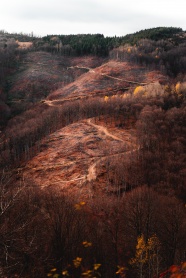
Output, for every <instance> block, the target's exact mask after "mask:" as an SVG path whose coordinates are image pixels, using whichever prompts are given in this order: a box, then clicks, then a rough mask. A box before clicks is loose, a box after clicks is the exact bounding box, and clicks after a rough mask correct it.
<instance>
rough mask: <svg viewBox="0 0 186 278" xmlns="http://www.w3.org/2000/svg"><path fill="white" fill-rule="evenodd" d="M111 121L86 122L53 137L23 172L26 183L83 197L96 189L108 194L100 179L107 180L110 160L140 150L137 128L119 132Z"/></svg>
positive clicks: (45, 142)
mask: <svg viewBox="0 0 186 278" xmlns="http://www.w3.org/2000/svg"><path fill="white" fill-rule="evenodd" d="M108 120H109V118H107V125H106V124H105V119H104V118H102V119H101V120H98V119H95V118H92V119H87V120H84V121H81V122H77V123H75V124H71V125H69V126H67V127H65V128H62V129H60V130H58V131H57V132H55V133H53V134H51V135H50V136H49V137H48V138H47V139H45V140H44V141H43V142H42V146H43V150H41V152H40V153H39V154H38V155H36V156H35V157H34V158H33V159H31V160H30V161H29V162H28V163H27V165H26V166H25V168H23V169H22V173H23V177H24V180H25V181H26V180H27V179H28V180H32V181H33V182H34V183H35V184H37V185H39V186H40V187H41V188H45V189H46V188H47V187H55V188H56V187H58V189H59V190H60V191H61V190H62V191H64V190H65V191H68V192H69V191H70V192H71V191H72V190H73V193H76V194H81V195H84V196H87V195H88V196H93V195H94V193H95V192H94V189H95V187H96V192H97V190H101V191H105V188H104V187H102V185H101V183H99V177H100V175H101V176H102V179H104V175H105V173H104V170H103V168H104V164H105V163H106V162H107V160H108V159H110V158H114V159H120V158H121V157H123V158H126V159H127V158H128V157H129V156H130V154H131V153H132V152H134V151H136V150H137V148H138V147H137V145H136V137H135V131H134V129H132V128H131V127H130V128H129V127H128V128H127V129H125V130H121V129H118V128H116V127H115V125H113V124H112V123H111V122H109V121H108ZM42 146H41V149H42ZM102 183H103V181H102ZM93 184H94V189H93Z"/></svg>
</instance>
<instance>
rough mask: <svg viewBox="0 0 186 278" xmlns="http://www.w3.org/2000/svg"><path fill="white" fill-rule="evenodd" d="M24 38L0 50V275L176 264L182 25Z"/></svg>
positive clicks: (144, 272)
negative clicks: (116, 34) (111, 34)
mask: <svg viewBox="0 0 186 278" xmlns="http://www.w3.org/2000/svg"><path fill="white" fill-rule="evenodd" d="M166 37H168V39H166ZM80 38H81V40H80ZM176 38H177V39H176ZM178 38H179V39H178ZM9 39H10V38H9ZM16 39H20V37H18V36H16ZM25 39H26V38H25ZM27 39H28V38H27ZM159 39H160V40H159ZM14 40H15V39H14ZM60 40H63V44H60ZM69 40H70V43H71V45H66V44H65V41H66V43H69ZM128 40H130V43H131V44H129V41H128ZM24 41H25V40H24ZM30 41H32V42H33V45H34V47H35V49H34V48H33V49H32V50H31V49H27V50H22V49H17V47H16V46H15V45H14V48H13V50H12V52H11V51H10V48H9V46H8V48H7V49H6V50H5V48H4V46H3V45H2V48H1V53H0V54H1V56H0V59H1V58H2V57H4V60H2V61H3V65H2V64H0V67H1V69H2V71H1V74H0V77H1V87H0V89H1V90H2V91H0V93H1V94H0V97H1V102H0V109H1V108H2V107H3V109H4V110H3V109H1V110H0V111H1V116H3V117H4V113H5V112H6V113H7V115H6V117H4V118H3V117H2V118H3V121H2V129H1V132H0V221H1V223H2V225H1V226H0V251H1V252H0V275H1V277H3V278H4V277H23V278H27V277H29V278H31V277H38V278H44V277H46V276H47V274H48V276H51V277H68V276H69V275H70V277H78V278H79V277H98V276H99V277H103V278H113V277H116V276H118V277H119V276H121V277H127V278H131V277H132V278H133V277H138V276H139V275H140V277H144V278H147V277H148V278H149V277H163V276H165V275H164V274H166V275H167V277H169V276H170V275H171V271H172V268H170V266H171V265H174V270H175V269H176V270H175V271H174V274H175V273H176V272H180V273H181V272H183V271H184V264H182V263H181V262H184V261H185V260H186V258H185V250H186V238H185V229H186V215H185V201H186V184H185V181H186V178H185V177H186V176H185V174H186V170H185V162H186V152H185V150H186V139H185V138H186V128H185V123H186V106H185V104H186V102H185V99H186V75H185V74H186V68H185V47H186V46H185V37H184V32H183V31H182V30H181V29H180V28H178V29H177V28H172V29H171V28H169V29H163V28H157V29H156V28H155V29H153V30H145V31H142V32H139V33H136V34H133V35H131V36H129V37H125V40H124V38H120V39H119V38H107V39H105V38H104V37H103V36H101V35H95V36H94V35H87V36H86V35H79V36H61V37H60V36H58V37H57V36H52V37H50V36H49V37H47V38H32V39H30ZM95 41H96V44H95V45H94V47H91V48H90V49H89V43H90V42H95ZM122 41H123V42H124V41H125V42H127V44H122ZM75 42H79V44H78V43H77V44H75ZM85 42H86V43H87V44H86V47H87V48H85V47H83V45H84V43H85ZM106 42H107V43H108V44H105V45H104V43H106ZM109 43H110V45H109ZM134 43H135V44H134ZM99 44H103V45H102V48H99ZM80 45H81V47H80ZM109 46H110V48H109ZM111 46H112V47H111ZM39 49H41V50H42V51H39ZM88 49H89V50H90V52H91V55H86V56H83V53H84V51H85V52H86V51H88ZM99 49H100V51H99ZM105 49H106V50H107V51H108V50H110V54H109V55H108V56H107V57H105V56H104V57H100V53H101V51H103V50H105ZM76 51H77V52H78V53H79V55H77V53H76ZM96 51H97V52H98V53H97V54H98V55H99V57H97V56H95V55H94V56H93V55H92V52H93V54H96V53H94V52H96ZM107 51H106V52H107ZM5 54H7V56H6V55H5ZM89 54H90V53H89ZM104 55H105V54H104ZM10 57H14V59H12V63H10V62H8V61H9V60H10ZM2 73H3V74H2ZM5 73H6V74H5ZM1 105H2V106H1ZM5 110H6V111H5ZM4 111H5V112H4ZM7 111H8V112H7ZM4 119H5V120H4ZM139 250H140V252H141V253H140V256H141V254H142V255H144V259H143V260H141V257H140V256H139ZM176 265H177V266H176ZM76 266H78V267H76ZM98 266H99V273H98ZM118 266H119V269H118ZM179 266H180V267H179ZM180 273H179V274H180ZM169 274H170V275H169ZM178 277H179V276H178Z"/></svg>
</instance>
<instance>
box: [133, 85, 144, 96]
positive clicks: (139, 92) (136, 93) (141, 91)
mask: <svg viewBox="0 0 186 278" xmlns="http://www.w3.org/2000/svg"><path fill="white" fill-rule="evenodd" d="M144 93H145V89H144V87H143V86H138V87H136V88H135V90H134V96H136V97H139V96H142V95H144Z"/></svg>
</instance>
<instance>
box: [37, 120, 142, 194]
mask: <svg viewBox="0 0 186 278" xmlns="http://www.w3.org/2000/svg"><path fill="white" fill-rule="evenodd" d="M85 123H86V124H87V125H89V126H92V127H93V128H94V129H95V131H94V133H95V132H96V133H97V132H98V133H99V134H100V135H99V137H100V138H102V139H103V140H106V138H107V137H110V138H111V139H112V141H113V140H114V141H119V143H120V144H121V146H122V145H123V146H126V143H127V144H129V147H130V149H128V148H127V149H126V150H123V148H122V150H121V151H118V152H115V153H110V154H109V153H108V154H105V155H100V156H99V155H95V156H94V155H93V157H91V158H85V163H86V164H85V165H88V168H87V170H86V173H87V174H84V175H81V176H79V175H76V176H75V177H73V178H71V179H65V180H64V179H60V178H58V179H57V180H55V179H54V180H53V181H52V183H49V184H48V183H47V184H45V185H42V186H41V187H42V188H45V187H48V186H50V185H57V184H60V187H61V186H62V187H61V188H63V184H64V186H65V185H67V184H69V183H71V182H76V181H77V182H80V183H81V185H82V184H84V183H87V182H89V183H91V182H92V181H95V180H96V179H97V173H96V168H97V166H98V165H99V163H100V162H103V161H104V160H105V159H107V158H109V157H118V156H121V155H122V156H123V155H125V156H127V155H130V154H132V153H133V152H136V151H137V150H138V149H139V148H138V147H137V146H136V144H135V143H134V142H133V140H131V139H130V138H131V137H130V134H128V132H126V134H125V139H124V140H123V139H121V138H119V137H118V136H116V135H113V134H112V133H111V132H109V130H108V129H107V128H106V127H105V126H102V125H98V124H95V123H93V122H92V119H87V120H86V121H85ZM64 135H66V136H68V135H70V136H73V134H71V133H64V134H63V136H64ZM74 137H76V135H74ZM58 139H60V137H58ZM81 161H82V159H78V160H75V161H72V162H71V164H72V165H73V164H79V163H80V162H81ZM55 166H56V167H59V166H63V164H56V165H53V164H52V165H51V167H52V168H54V167H55ZM48 169H50V166H49V165H45V166H40V167H39V168H37V170H42V171H47V170H48Z"/></svg>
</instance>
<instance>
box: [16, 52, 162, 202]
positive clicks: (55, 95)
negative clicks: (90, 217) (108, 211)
mask: <svg viewBox="0 0 186 278" xmlns="http://www.w3.org/2000/svg"><path fill="white" fill-rule="evenodd" d="M29 55H30V56H27V63H30V64H29V66H28V68H27V70H26V71H25V72H24V73H25V79H26V80H31V79H32V78H31V77H33V79H34V78H36V79H37V78H41V79H42V76H44V79H48V78H50V76H51V78H53V79H52V80H53V81H52V82H54V84H58V86H59V87H58V89H57V90H54V91H52V93H51V94H50V95H49V97H48V98H47V99H44V100H43V101H42V102H43V103H44V105H48V106H53V107H59V106H61V105H64V102H65V101H74V100H77V99H81V100H82V103H83V99H84V98H85V99H87V98H92V97H94V96H101V97H102V98H103V99H104V97H105V96H108V95H117V94H125V93H126V90H128V92H133V90H134V88H135V87H136V86H138V85H145V84H151V83H153V82H157V81H158V80H160V79H161V80H163V79H165V77H164V76H163V74H161V73H160V72H159V71H150V70H148V69H146V68H145V67H141V66H139V65H136V64H131V63H129V62H118V61H114V60H111V61H109V62H106V61H104V60H103V59H100V60H97V58H94V57H83V58H73V59H72V58H64V57H63V59H64V60H63V61H62V60H61V62H60V60H59V61H58V60H57V58H53V57H52V55H50V54H47V53H35V54H33V53H31V54H29ZM29 57H30V59H31V61H30V62H29ZM43 61H45V62H43ZM103 62H105V63H104V64H102V65H101V63H103ZM60 63H62V65H61V64H60ZM48 64H51V66H50V67H48ZM60 71H61V72H60ZM65 76H68V78H70V77H69V76H71V77H72V76H73V77H72V79H73V82H70V81H69V84H67V85H65V84H64V79H65ZM30 78H31V79H30ZM60 78H61V79H60ZM23 80H24V79H23ZM55 82H56V83H55ZM60 82H61V83H60ZM19 84H20V82H19ZM41 105H42V104H41ZM115 124H116V123H115ZM115 124H114V123H113V119H112V118H110V117H109V116H108V115H107V116H105V118H103V117H102V118H101V119H99V120H98V119H95V118H92V119H86V120H83V121H80V122H76V123H74V124H71V125H68V126H66V127H64V128H62V129H60V130H58V131H56V132H54V133H52V134H50V136H48V137H47V138H45V139H44V140H43V142H42V144H41V148H40V152H39V153H38V154H37V155H36V156H35V157H33V158H32V159H31V160H30V161H28V163H27V164H26V166H25V167H24V168H22V169H20V170H21V175H23V178H24V180H25V181H26V180H31V181H32V182H33V183H34V184H36V185H37V186H40V187H41V188H43V189H44V188H45V189H47V188H48V187H54V188H58V189H59V191H65V192H68V193H69V192H73V194H75V193H76V195H77V196H80V195H81V196H84V198H86V196H88V197H92V196H93V195H94V194H97V192H98V191H99V190H100V191H101V192H105V191H107V192H108V191H109V190H111V191H112V188H109V185H108V183H107V180H108V179H110V178H111V179H112V178H113V177H112V171H111V170H110V169H109V171H108V165H110V164H113V165H117V161H121V160H122V163H124V164H126V165H127V163H128V161H129V160H130V159H131V157H132V156H133V155H134V154H136V152H137V150H138V149H139V147H138V145H137V143H136V135H135V129H134V126H133V125H132V124H128V126H125V129H121V128H118V127H117V126H116V125H115ZM125 179H126V181H127V180H129V179H131V177H127V174H126V177H125Z"/></svg>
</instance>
